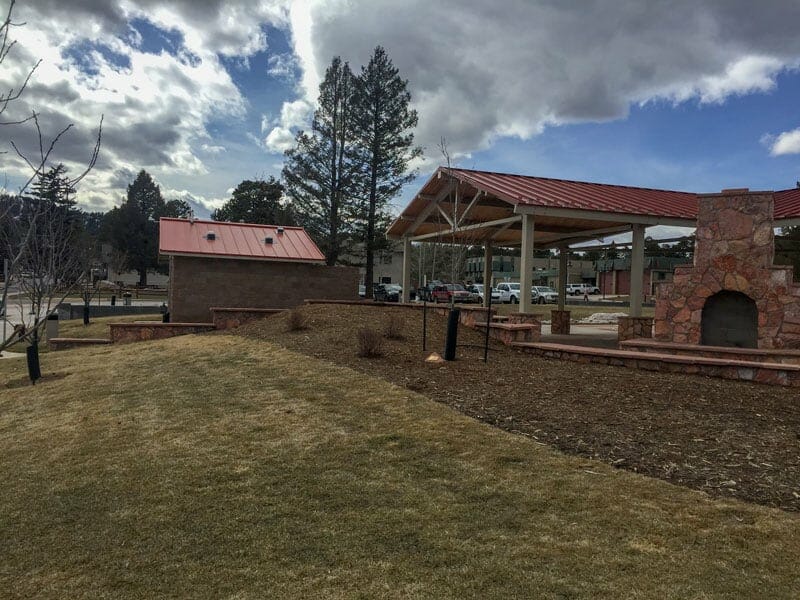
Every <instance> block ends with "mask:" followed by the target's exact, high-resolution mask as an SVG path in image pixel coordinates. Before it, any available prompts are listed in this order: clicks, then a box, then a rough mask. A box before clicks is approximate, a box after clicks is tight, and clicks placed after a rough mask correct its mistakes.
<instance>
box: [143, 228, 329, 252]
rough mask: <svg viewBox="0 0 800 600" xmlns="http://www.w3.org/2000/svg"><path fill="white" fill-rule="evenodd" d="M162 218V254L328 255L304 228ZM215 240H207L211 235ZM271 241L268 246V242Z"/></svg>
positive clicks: (160, 249)
mask: <svg viewBox="0 0 800 600" xmlns="http://www.w3.org/2000/svg"><path fill="white" fill-rule="evenodd" d="M278 228H279V226H278V225H255V224H251V223H226V222H222V221H201V220H198V219H193V220H190V219H171V218H162V219H161V220H160V221H159V244H158V246H159V248H158V250H159V252H160V253H161V254H166V255H170V254H188V255H195V256H208V257H218V258H244V259H251V260H273V261H301V262H324V261H325V255H324V254H322V252H321V251H320V249H319V248H318V247H317V245H316V244H315V243H314V241H313V240H312V239H311V237H309V235H308V234H307V233H306V231H305V229H303V228H302V227H283V233H278ZM209 232H213V233H214V239H213V240H211V239H208V233H209ZM267 237H271V238H272V243H271V244H267V243H266V242H265V239H266V238H267Z"/></svg>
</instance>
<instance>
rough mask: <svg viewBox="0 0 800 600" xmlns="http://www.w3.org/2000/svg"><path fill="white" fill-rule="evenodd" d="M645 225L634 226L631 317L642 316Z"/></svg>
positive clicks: (629, 312)
mask: <svg viewBox="0 0 800 600" xmlns="http://www.w3.org/2000/svg"><path fill="white" fill-rule="evenodd" d="M644 231H645V227H644V225H639V224H636V225H634V226H633V247H632V248H631V297H630V310H629V311H628V314H629V315H630V316H631V317H641V316H642V285H643V283H644Z"/></svg>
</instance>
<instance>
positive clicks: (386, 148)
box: [353, 46, 422, 298]
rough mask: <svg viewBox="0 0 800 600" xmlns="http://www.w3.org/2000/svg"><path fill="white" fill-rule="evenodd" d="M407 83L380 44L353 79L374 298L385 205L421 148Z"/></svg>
mask: <svg viewBox="0 0 800 600" xmlns="http://www.w3.org/2000/svg"><path fill="white" fill-rule="evenodd" d="M407 85H408V82H407V81H406V80H404V79H401V78H400V75H399V72H398V70H397V68H396V67H395V66H394V65H393V64H392V61H391V59H390V58H389V56H388V55H387V54H386V51H385V50H384V49H383V48H382V47H380V46H378V47H376V48H375V50H374V52H373V54H372V58H371V59H370V61H369V64H367V66H366V67H362V68H361V74H360V75H359V77H358V78H357V79H356V81H355V91H356V93H355V102H354V110H353V115H354V119H353V121H354V126H355V135H356V139H357V141H358V149H359V151H360V152H361V154H362V156H363V158H362V160H363V163H364V164H365V167H366V174H367V180H366V181H365V184H366V190H365V193H364V197H363V205H362V207H361V214H360V215H359V217H360V219H359V221H360V222H361V224H362V225H363V227H362V229H363V230H364V231H363V234H362V235H363V241H364V251H365V255H366V256H365V258H366V279H365V280H366V283H367V285H366V296H367V298H371V297H372V285H371V284H372V281H373V266H374V255H375V251H376V250H379V249H382V248H384V247H385V246H386V238H385V235H384V231H385V230H386V228H387V227H388V225H389V222H390V220H391V216H390V215H389V214H388V211H387V210H386V207H387V204H388V202H389V200H391V199H392V198H394V197H395V196H397V195H398V194H399V193H400V190H401V189H402V187H403V186H404V185H405V184H406V183H408V182H409V181H411V180H412V179H413V178H414V176H415V173H413V172H408V163H409V161H410V160H412V159H414V158H417V157H419V156H420V155H421V154H422V148H420V147H418V146H417V147H415V146H413V143H414V134H413V132H412V131H411V130H412V129H413V128H414V127H415V126H416V125H417V113H416V111H414V110H410V109H409V103H410V102H411V94H410V93H409V92H408V90H407Z"/></svg>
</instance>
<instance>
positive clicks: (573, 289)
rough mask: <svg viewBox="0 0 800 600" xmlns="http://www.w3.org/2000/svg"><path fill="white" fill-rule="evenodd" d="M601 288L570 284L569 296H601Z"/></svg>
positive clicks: (586, 284)
mask: <svg viewBox="0 0 800 600" xmlns="http://www.w3.org/2000/svg"><path fill="white" fill-rule="evenodd" d="M599 293H600V288H598V287H597V286H596V285H593V284H591V283H568V284H567V294H569V295H571V296H583V295H584V294H599Z"/></svg>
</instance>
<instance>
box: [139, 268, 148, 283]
mask: <svg viewBox="0 0 800 600" xmlns="http://www.w3.org/2000/svg"><path fill="white" fill-rule="evenodd" d="M146 285H147V268H144V269H139V287H145V286H146Z"/></svg>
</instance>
